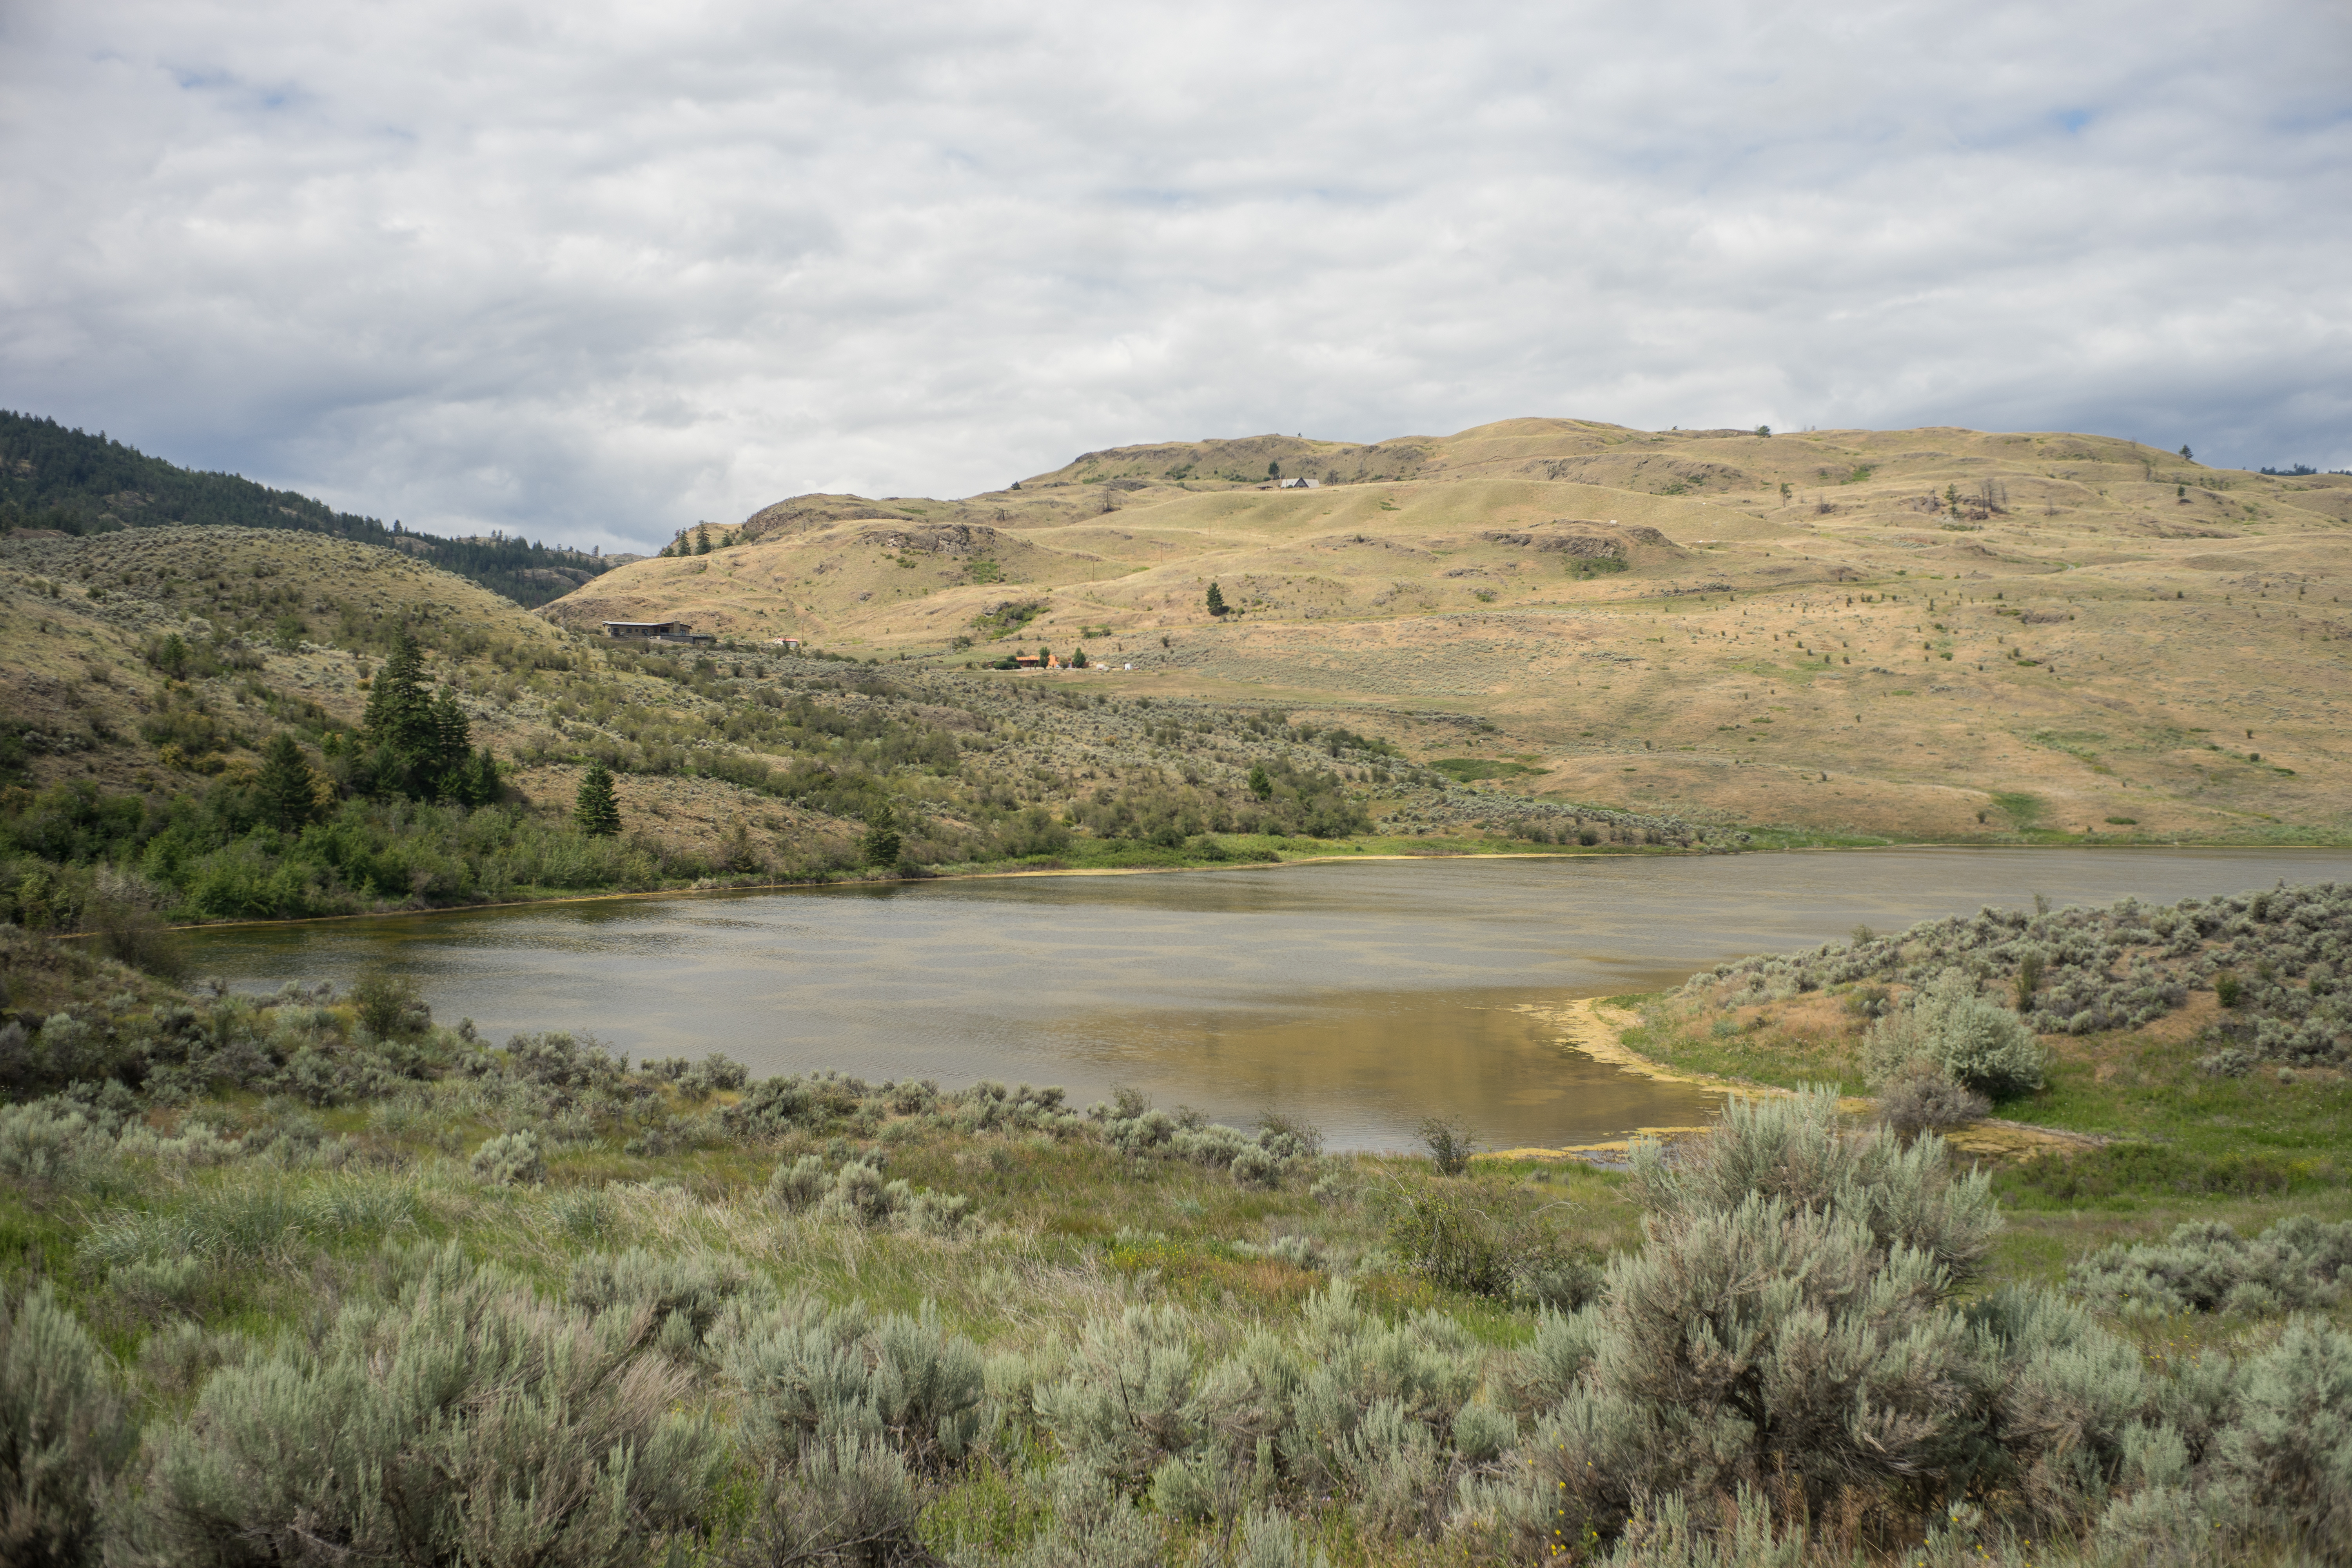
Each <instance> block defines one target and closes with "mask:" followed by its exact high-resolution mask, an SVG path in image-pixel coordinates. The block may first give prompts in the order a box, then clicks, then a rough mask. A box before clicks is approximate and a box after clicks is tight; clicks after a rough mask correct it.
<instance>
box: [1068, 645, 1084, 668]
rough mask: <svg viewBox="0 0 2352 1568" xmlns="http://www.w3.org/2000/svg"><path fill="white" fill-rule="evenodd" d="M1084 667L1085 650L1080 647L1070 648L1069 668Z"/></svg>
mask: <svg viewBox="0 0 2352 1568" xmlns="http://www.w3.org/2000/svg"><path fill="white" fill-rule="evenodd" d="M1086 667H1087V650H1086V649H1084V648H1082V647H1081V648H1074V649H1072V650H1071V652H1070V668H1072V669H1084V668H1086Z"/></svg>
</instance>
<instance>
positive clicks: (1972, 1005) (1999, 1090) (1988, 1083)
mask: <svg viewBox="0 0 2352 1568" xmlns="http://www.w3.org/2000/svg"><path fill="white" fill-rule="evenodd" d="M1867 1049H1868V1054H1869V1057H1870V1059H1871V1062H1872V1064H1873V1066H1874V1068H1875V1069H1876V1070H1877V1072H1878V1073H1879V1074H1880V1075H1881V1076H1882V1077H1884V1078H1886V1079H1902V1078H1908V1077H1916V1076H1918V1075H1919V1074H1920V1073H1921V1072H1922V1071H1923V1070H1924V1071H1925V1072H1927V1073H1928V1074H1932V1075H1936V1076H1940V1077H1943V1078H1948V1079H1951V1080H1952V1081H1953V1082H1954V1083H1957V1084H1959V1085H1961V1086H1962V1087H1963V1088H1966V1089H1973V1090H1975V1091H1976V1092H1978V1093H1979V1094H1983V1095H1988V1096H1990V1097H1991V1098H1992V1099H1995V1100H2000V1099H2005V1098H2008V1097H2011V1096H2014V1095H2020V1094H2030V1093H2032V1092H2033V1091H2034V1090H2036V1089H2040V1088H2041V1087H2042V1078H2043V1074H2044V1073H2045V1071H2046V1070H2047V1061H2048V1053H2047V1052H2045V1051H2044V1050H2043V1049H2042V1042H2041V1041H2040V1040H2037V1039H2036V1038H2034V1037H2033V1031H2032V1030H2031V1029H2029V1028H2027V1027H2026V1026H2025V1023H2024V1020H2022V1019H2021V1018H2020V1017H2019V1016H2017V1015H2016V1014H2014V1013H2012V1012H2011V1011H2010V1010H2009V1009H2008V1008H2006V1007H2002V1006H2000V1005H1998V1004H1995V1003H1992V1002H1988V1001H1986V1000H1985V999H1984V998H1982V997H1980V996H1979V995H1978V994H1977V992H1976V983H1975V982H1974V981H1973V980H1971V979H1969V976H1968V975H1967V974H1965V973H1962V972H1960V971H1958V970H1952V971H1949V972H1948V973H1945V974H1944V975H1942V976H1941V977H1939V978H1938V979H1937V981H1936V982H1935V983H1934V984H1931V985H1929V986H1928V987H1927V989H1926V990H1924V991H1922V992H1921V993H1920V994H1918V995H1916V997H1914V998H1913V999H1912V1005H1911V1006H1910V1007H1909V1008H1908V1009H1906V1010H1905V1011H1902V1012H1897V1013H1891V1014H1889V1015H1888V1016H1885V1017H1884V1018H1881V1019H1880V1020H1879V1021H1878V1022H1877V1023H1875V1024H1874V1025H1872V1026H1871V1029H1870V1035H1869V1037H1868V1047H1867Z"/></svg>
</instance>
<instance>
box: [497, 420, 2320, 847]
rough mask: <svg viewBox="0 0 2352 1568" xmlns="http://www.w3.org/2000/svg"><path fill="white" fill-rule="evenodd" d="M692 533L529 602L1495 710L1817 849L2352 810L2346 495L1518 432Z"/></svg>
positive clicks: (1607, 763) (1324, 696) (1153, 469)
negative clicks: (1804, 833) (1221, 608)
mask: <svg viewBox="0 0 2352 1568" xmlns="http://www.w3.org/2000/svg"><path fill="white" fill-rule="evenodd" d="M1269 466H1274V467H1276V468H1278V470H1279V474H1280V480H1279V481H1277V480H1276V479H1274V478H1272V477H1271V476H1270V475H1269V472H1268V470H1269ZM1297 479H1312V480H1313V481H1315V485H1316V488H1313V489H1276V488H1274V487H1275V485H1276V483H1277V482H1281V483H1288V482H1293V481H1296V480H1297ZM713 538H714V543H715V545H716V547H715V548H714V549H713V550H712V552H710V553H708V554H681V555H677V556H672V557H660V558H654V559H648V560H646V561H642V562H639V563H635V564H633V565H630V566H628V567H625V568H624V569H622V570H620V571H616V572H614V573H610V574H607V575H605V576H604V577H602V578H600V579H598V580H597V581H596V582H594V583H593V584H588V585H586V586H584V587H583V588H582V589H581V590H580V591H578V592H576V593H574V594H572V595H567V596H566V597H565V598H563V599H562V600H559V601H557V602H556V603H554V604H553V605H549V606H546V607H545V609H543V610H542V611H541V612H540V613H541V614H543V615H546V616H550V617H551V618H552V619H555V620H557V621H559V622H561V623H562V624H564V625H567V626H577V627H581V628H583V629H593V626H594V623H596V622H598V621H600V620H603V619H605V618H629V617H639V616H677V617H682V618H685V619H688V620H691V621H694V622H695V623H696V624H697V625H698V627H700V628H701V629H704V630H709V631H713V632H716V633H719V634H720V635H722V636H726V637H739V638H744V639H751V638H767V637H783V636H791V637H802V638H804V639H807V640H809V641H811V642H813V643H815V644H818V645H822V646H824V647H828V648H832V649H835V650H838V651H841V652H845V653H851V654H855V655H858V656H861V657H878V658H893V659H896V658H900V657H905V658H913V659H919V660H924V661H928V662H930V663H933V664H935V665H940V666H945V667H947V668H958V667H961V666H963V665H965V664H968V663H977V662H984V661H990V660H992V659H993V658H996V657H999V656H1001V655H1002V654H1003V653H1005V652H1008V651H1010V650H1011V649H1012V648H1013V647H1024V648H1034V647H1039V646H1045V647H1052V648H1054V649H1055V650H1056V651H1057V652H1061V653H1064V654H1067V653H1068V652H1069V651H1070V650H1071V649H1072V648H1073V647H1077V646H1084V647H1086V648H1087V651H1088V652H1089V653H1090V654H1091V655H1093V656H1094V657H1096V658H1100V659H1106V660H1108V661H1109V662H1111V663H1112V664H1113V665H1114V666H1115V667H1116V668H1115V673H1111V674H1107V675H1101V676H1093V677H1088V678H1087V679H1095V680H1098V681H1102V682H1105V683H1108V684H1110V685H1114V686H1129V687H1140V688H1142V689H1146V690H1149V691H1151V692H1165V693H1169V694H1171V695H1172V694H1190V695H1201V696H1214V697H1220V698H1232V697H1237V696H1243V695H1255V696H1259V697H1263V698H1267V699H1271V700H1278V701H1286V702H1291V703H1295V704H1297V706H1298V707H1300V708H1302V709H1314V708H1337V709H1342V710H1353V711H1354V712H1355V713H1356V715H1357V716H1356V717H1354V718H1350V719H1349V722H1350V723H1352V724H1355V725H1356V727H1357V728H1360V729H1362V728H1366V727H1368V726H1370V727H1374V728H1377V726H1378V725H1379V724H1380V722H1381V719H1380V717H1379V715H1381V713H1383V712H1385V713H1389V714H1393V715H1398V716H1399V717H1400V718H1402V715H1405V714H1409V713H1423V714H1427V713H1434V712H1450V713H1455V714H1460V715H1465V716H1469V717H1474V718H1476V719H1479V720H1484V721H1488V722H1490V723H1492V724H1493V725H1494V726H1496V729H1495V731H1494V732H1493V733H1492V734H1490V735H1488V736H1486V738H1485V740H1484V741H1483V742H1481V743H1479V744H1478V745H1477V746H1476V747H1475V748H1471V749H1472V750H1475V752H1477V754H1479V755H1481V756H1486V757H1493V758H1496V759H1498V760H1500V759H1508V760H1511V761H1514V762H1516V763H1518V764H1519V765H1520V766H1522V767H1524V768H1527V769H1528V770H1531V771H1530V772H1528V773H1526V774H1524V775H1523V776H1521V777H1519V778H1517V780H1515V781H1513V782H1511V783H1508V784H1499V785H1497V786H1496V787H1501V788H1507V789H1515V790H1519V791H1523V792H1533V793H1537V794H1546V795H1559V796H1562V797H1570V798H1575V799H1580V800H1591V801H1601V802H1609V803H1612V804H1622V805H1632V806H1638V807H1641V808H1643V809H1652V810H1669V811H1675V812H1680V813H1685V814H1690V815H1695V816H1714V817H1717V818H1721V819H1738V820H1742V821H1750V822H1765V823H1776V824H1786V825H1790V826H1800V827H1804V828H1808V829H1812V830H1816V831H1826V832H1832V833H1843V832H1851V833H1855V834H1861V835H1874V834H1875V835H1888V836H1898V837H1927V838H1934V839H1958V840H1967V839H1976V838H1988V837H2011V838H2014V837H2029V838H2031V837H2043V838H2048V837H2060V836H2063V837H2068V838H2074V839H2086V838H2097V839H2110V838H2122V839H2143V840H2145V839H2156V840H2165V841H2173V840H2191V839H2194V840H2214V839H2231V840H2267V841H2294V840H2309V839H2315V838H2326V839H2334V838H2336V837H2340V836H2341V834H2342V832H2343V831H2344V829H2345V827H2346V825H2347V819H2348V818H2347V812H2348V811H2352V767H2347V752H2346V748H2345V742H2344V736H2345V723H2344V721H2345V719H2346V718H2347V708H2346V706H2345V704H2346V701H2347V699H2346V697H2345V695H2344V693H2345V692H2346V691H2347V689H2352V686H2347V680H2346V658H2345V656H2346V654H2347V651H2352V643H2347V638H2352V609H2348V608H2347V606H2346V605H2345V603H2344V597H2345V595H2346V593H2347V590H2352V478H2347V477H2345V476H2336V475H2314V476H2306V477H2296V478H2291V479H2288V478H2277V477H2272V476H2265V475H2261V474H2252V473H2245V472H2241V471H2235V470H2230V471H2224V470H2218V469H2212V468H2205V467H2202V466H2200V465H2199V464H2196V463H2194V462H2192V461H2189V460H2188V459H2186V458H2180V457H2179V456H2176V455H2170V454H2166V453H2162V452H2158V451H2157V450H2156V449H2154V448H2152V447H2145V446H2141V445H2139V444H2137V443H2134V442H2130V441H2124V440H2117V439H2114V438H2111V437H2092V436H2078V435H2069V434H2063V433H2049V434H2019V435H2003V434H1987V433H1983V432H1978V431H1969V430H1958V429H1922V430H1903V431H1859V430H1849V431H1817V432H1807V433H1804V434H1801V435H1776V436H1771V437H1759V436H1758V435H1756V434H1754V433H1748V432H1737V431H1720V430H1717V431H1666V432H1656V431H1639V430H1631V429H1626V428H1623V427H1622V426H1610V425H1603V424H1598V423H1594V422H1591V421H1581V420H1561V419H1515V420H1507V421H1503V422H1501V423H1498V424H1495V425H1489V426H1480V427H1478V428H1476V429H1473V430H1467V431H1464V432H1462V433H1460V434H1458V435H1455V436H1452V437H1433V438H1420V437H1415V438H1410V439H1403V440H1397V441H1389V442H1381V443H1377V444H1374V445H1370V446H1351V445H1348V444H1345V443H1338V442H1322V441H1312V440H1305V439H1297V438H1291V437H1256V438H1254V439H1249V440H1242V441H1209V442H1192V443H1165V444H1160V445H1153V446H1147V447H1122V448H1117V449H1114V450H1108V451H1103V452H1096V453H1089V454H1087V455H1086V456H1085V457H1082V458H1079V459H1077V460H1076V462H1074V463H1072V464H1070V465H1068V466H1067V467H1066V468H1060V469H1056V470H1055V471H1053V472H1051V473H1047V474H1041V475H1037V476H1034V477H1032V478H1029V479H1023V480H1021V481H1020V482H1019V483H1018V485H1016V486H1013V487H1011V488H1008V489H1004V490H1001V491H992V492H989V493H986V494H983V495H980V496H974V497H971V498H968V499H965V500H946V501H941V500H910V499H907V498H890V499H887V500H866V499H865V498H860V497H843V496H826V497H801V498H795V499H794V500H790V501H785V502H780V503H778V504H777V505H776V506H773V507H770V508H768V509H766V510H762V511H761V512H759V513H755V514H754V515H753V516H752V517H751V518H750V519H747V520H746V521H744V522H743V523H741V524H740V525H736V526H735V527H733V528H730V529H728V530H719V531H714V533H713ZM686 544H687V547H688V548H689V549H690V548H691V547H692V541H691V540H688V541H687V542H686ZM1211 583H1215V584H1218V585H1219V587H1220V591H1221V593H1222V595H1223V598H1224V600H1225V601H1226V603H1227V605H1229V606H1230V607H1231V611H1232V613H1230V614H1228V615H1227V616H1223V617H1222V618H1219V617H1214V616H1211V615H1210V614H1209V613H1208V611H1207V609H1206V607H1205V604H1204V595H1205V593H1206V590H1207V588H1208V586H1209V584H1211ZM1130 664H1131V665H1133V667H1134V668H1133V669H1132V670H1131V671H1130V670H1129V669H1128V668H1126V667H1127V666H1129V665H1130ZM1444 749H1451V750H1454V751H1461V750H1463V749H1464V748H1463V747H1461V746H1460V745H1458V744H1452V743H1448V745H1447V746H1446V747H1445V748H1444Z"/></svg>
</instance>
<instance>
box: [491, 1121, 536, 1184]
mask: <svg viewBox="0 0 2352 1568" xmlns="http://www.w3.org/2000/svg"><path fill="white" fill-rule="evenodd" d="M473 1164H474V1174H476V1175H478V1176H479V1177H481V1178H482V1179H483V1180H484V1181H488V1182H497V1183H499V1184H505V1185H510V1186H511V1185H520V1184H527V1183H536V1182H543V1181H545V1180H547V1154H546V1152H545V1151H544V1150H542V1149H541V1147H540V1143H539V1134H538V1133H536V1132H528V1131H526V1132H503V1133H500V1134H499V1136H498V1137H496V1138H490V1139H486V1140H484V1141H483V1143H482V1146H481V1147H480V1148H478V1149H477V1150H475V1151H474V1162H473Z"/></svg>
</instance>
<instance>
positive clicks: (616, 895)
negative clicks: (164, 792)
mask: <svg viewBox="0 0 2352 1568" xmlns="http://www.w3.org/2000/svg"><path fill="white" fill-rule="evenodd" d="M2019 849H2022V850H2029V851H2032V852H2034V853H2037V854H2038V853H2063V852H2071V851H2075V850H2084V849H2090V850H2098V851H2101V852H2103V853H2104V852H2109V851H2126V852H2128V851H2132V850H2150V851H2160V852H2162V853H2165V854H2169V855H2193V854H2198V853H2200V852H2205V853H2213V854H2224V855H2226V854H2239V853H2245V854H2295V853H2299V852H2304V851H2327V850H2338V851H2346V852H2352V850H2347V847H2346V846H2344V845H2339V844H2107V843H2080V844H1979V843H1969V842H1961V843H1955V842H1949V841H1919V842H1908V843H1886V844H1851V845H1840V844H1793V845H1784V846H1779V847H1769V848H1762V849H1708V850H1703V851H1702V850H1688V849H1673V850H1668V851H1666V852H1665V853H1664V854H1659V853H1657V852H1656V851H1655V850H1654V847H1645V848H1640V849H1592V850H1586V851H1583V852H1580V853H1572V854H1564V853H1561V852H1559V851H1557V850H1541V849H1535V850H1526V849H1503V850H1492V851H1487V852H1485V853H1481V852H1479V851H1476V850H1469V849H1464V850H1453V851H1428V852H1423V853H1420V854H1410V853H1408V854H1391V853H1386V852H1383V853H1381V854H1377V855H1372V854H1363V855H1301V856H1299V857H1298V858H1296V859H1291V860H1279V861H1272V860H1244V861H1207V862H1203V863H1202V864H1201V865H1198V866H1063V867H1054V868H1028V869H1024V870H1018V871H950V872H944V873H941V874H940V875H937V876H930V877H890V878H879V879H874V880H872V881H866V880H856V881H839V882H744V883H734V884H730V885H729V886H727V887H724V888H650V889H643V890H640V891H636V892H611V893H559V894H556V895H554V896H552V897H550V898H544V899H502V900H498V901H496V902H493V903H484V904H444V905H439V906H436V907H434V908H430V909H421V910H400V909H393V910H354V911H352V912H351V913H349V914H340V915H292V916H288V917H286V918H284V919H278V920H271V919H268V918H267V917H257V918H255V919H251V920H235V921H194V922H192V923H189V924H186V925H173V926H166V927H164V928H163V929H164V930H166V931H237V930H241V929H244V928H246V927H249V926H299V925H325V924H328V923H331V922H333V921H376V920H394V919H408V920H413V919H419V918H427V917H431V916H435V915H461V914H470V913H476V912H479V911H483V910H528V909H538V908H541V907H544V906H551V905H557V904H593V903H604V902H614V901H618V900H625V899H683V898H709V897H715V896H718V895H721V894H728V893H783V892H794V891H809V892H816V891H823V890H825V889H835V888H908V887H919V886H921V885H923V884H925V883H929V882H987V881H1006V880H1012V879H1017V878H1026V877H1160V876H1174V875H1180V874H1189V873H1192V872H1196V871H1279V870H1283V869H1285V868H1288V867H1292V866H1348V865H1366V864H1371V863H1375V862H1395V861H1406V860H1446V861H1461V860H1638V859H1668V858H1675V859H1680V858H1698V857H1700V856H1703V855H1704V856H1710V857H1712V856H1745V855H1871V854H1882V853H1888V852H1894V851H1902V850H1927V851H1933V852H1945V851H1951V852H1959V853H1973V852H1981V851H1989V850H2019ZM46 934H47V936H48V938H49V940H50V941H52V942H77V941H81V940H84V939H86V938H89V937H93V936H97V935H99V934H100V933H99V932H97V931H50V932H47V933H46ZM1629 1054H1630V1053H1629ZM1651 1065H1652V1066H1655V1064H1651Z"/></svg>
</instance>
